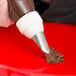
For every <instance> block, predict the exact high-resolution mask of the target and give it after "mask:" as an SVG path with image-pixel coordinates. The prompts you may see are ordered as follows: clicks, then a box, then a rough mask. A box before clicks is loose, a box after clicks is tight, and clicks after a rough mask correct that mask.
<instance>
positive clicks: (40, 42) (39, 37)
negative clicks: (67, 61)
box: [32, 32, 50, 54]
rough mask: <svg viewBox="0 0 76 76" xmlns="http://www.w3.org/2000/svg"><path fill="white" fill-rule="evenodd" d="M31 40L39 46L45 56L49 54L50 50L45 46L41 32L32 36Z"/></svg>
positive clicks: (44, 39) (45, 42)
mask: <svg viewBox="0 0 76 76" xmlns="http://www.w3.org/2000/svg"><path fill="white" fill-rule="evenodd" d="M32 39H33V40H34V41H35V42H36V43H37V45H39V47H40V48H41V49H42V51H43V52H45V53H47V54H49V53H50V48H49V46H48V44H47V41H46V38H45V35H44V33H43V32H39V33H38V34H36V35H35V36H33V38H32Z"/></svg>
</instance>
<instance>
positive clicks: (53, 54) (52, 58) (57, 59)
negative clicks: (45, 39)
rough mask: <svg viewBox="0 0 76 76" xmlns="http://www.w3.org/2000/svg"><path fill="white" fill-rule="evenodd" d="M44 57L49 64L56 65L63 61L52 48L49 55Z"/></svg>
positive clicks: (62, 57) (61, 56)
mask: <svg viewBox="0 0 76 76" xmlns="http://www.w3.org/2000/svg"><path fill="white" fill-rule="evenodd" d="M45 55H46V60H47V62H48V63H51V64H57V63H61V62H63V61H64V56H63V55H61V54H60V53H59V52H58V51H57V50H56V51H55V48H52V49H51V50H50V53H49V54H45Z"/></svg>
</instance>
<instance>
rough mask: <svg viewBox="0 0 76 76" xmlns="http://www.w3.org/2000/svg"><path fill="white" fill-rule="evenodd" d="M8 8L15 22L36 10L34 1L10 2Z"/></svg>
mask: <svg viewBox="0 0 76 76" xmlns="http://www.w3.org/2000/svg"><path fill="white" fill-rule="evenodd" d="M8 8H9V16H10V18H12V19H14V20H18V19H19V18H20V17H22V16H23V15H25V14H27V13H29V12H31V11H34V10H35V7H34V2H33V0H8Z"/></svg>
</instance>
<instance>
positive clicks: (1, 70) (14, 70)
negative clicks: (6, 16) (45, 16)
mask: <svg viewBox="0 0 76 76" xmlns="http://www.w3.org/2000/svg"><path fill="white" fill-rule="evenodd" d="M44 26H45V35H46V38H47V41H48V44H49V46H50V48H51V47H56V49H57V50H59V52H61V53H62V54H63V55H64V57H65V60H64V62H63V63H59V64H56V65H52V64H48V63H47V62H46V60H45V55H44V53H43V52H42V51H41V50H40V48H39V47H38V46H37V45H36V44H35V43H34V42H33V41H32V40H29V39H27V38H26V37H24V36H23V35H21V34H20V33H19V31H18V30H17V28H16V27H15V25H12V26H11V27H9V28H0V76H51V75H52V76H56V75H58V76H59V75H60V76H62V75H63V76H64V75H66V76H67V75H71V76H73V75H75V76H76V25H69V24H60V23H44Z"/></svg>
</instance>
